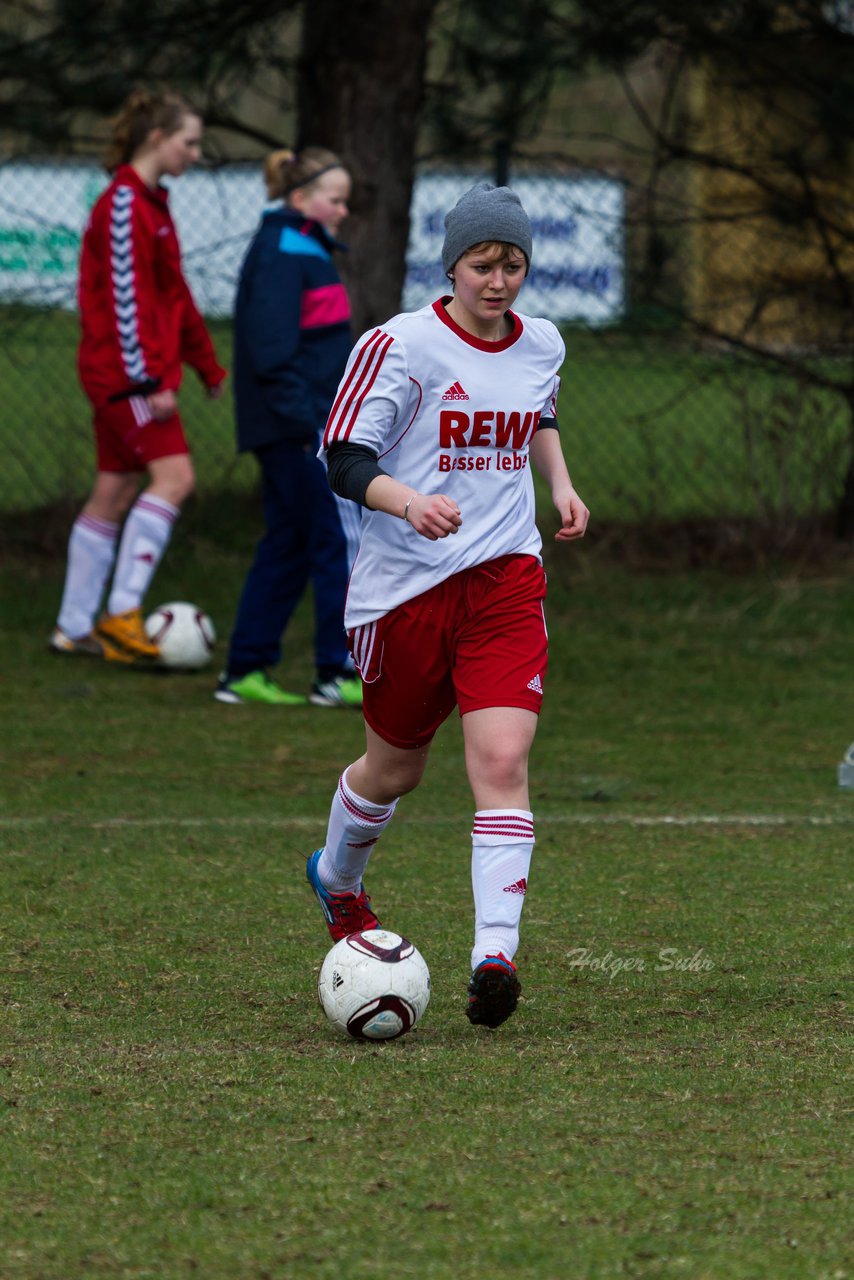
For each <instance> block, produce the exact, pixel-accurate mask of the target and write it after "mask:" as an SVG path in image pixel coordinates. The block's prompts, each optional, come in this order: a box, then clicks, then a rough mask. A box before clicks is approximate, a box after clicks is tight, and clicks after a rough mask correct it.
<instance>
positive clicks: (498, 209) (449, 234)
mask: <svg viewBox="0 0 854 1280" xmlns="http://www.w3.org/2000/svg"><path fill="white" fill-rule="evenodd" d="M487 240H502V241H503V242H504V243H505V244H515V245H517V246H518V248H520V249H521V250H522V252H523V253H524V255H525V257H526V258H527V260H528V266H529V267H530V265H531V223H530V220H529V218H528V215H527V213H526V212H525V210H524V209H523V208H522V202H521V200H520V199H519V197H518V196H517V195H516V192H515V191H511V190H510V188H509V187H493V186H491V185H490V183H488V182H479V183H478V184H477V186H476V187H472V188H471V190H470V191H467V192H466V193H465V195H464V196H460V198H459V200H458V201H457V203H456V204H455V205H454V207H453V209H451V210H450V211H449V212H448V213H446V214H445V243H444V244H443V245H442V266H443V267H444V269H445V271H446V272H448V271H450V269H451V267H452V266H453V265H454V263H455V262H456V261H457V259H458V258H460V257H462V255H463V254H464V253H465V251H466V249H470V248H471V247H472V245H473V244H482V243H483V242H484V241H487Z"/></svg>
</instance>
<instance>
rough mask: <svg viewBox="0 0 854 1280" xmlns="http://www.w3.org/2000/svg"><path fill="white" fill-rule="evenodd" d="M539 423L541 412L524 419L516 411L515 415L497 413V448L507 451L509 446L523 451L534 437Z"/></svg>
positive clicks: (526, 415)
mask: <svg viewBox="0 0 854 1280" xmlns="http://www.w3.org/2000/svg"><path fill="white" fill-rule="evenodd" d="M539 421H540V415H539V412H537V413H530V412H529V413H526V414H525V416H524V418H523V417H522V415H521V413H517V412H516V411H515V410H514V412H513V413H500V412H499V413H496V415H495V444H496V447H497V448H499V449H506V448H507V446H508V445H511V448H513V449H521V448H522V446H523V445H525V444H527V443H528V441H529V440H530V439H531V437H532V436H533V434H534V432H535V431H536V429H537V423H538V422H539Z"/></svg>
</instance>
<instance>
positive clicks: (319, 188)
mask: <svg viewBox="0 0 854 1280" xmlns="http://www.w3.org/2000/svg"><path fill="white" fill-rule="evenodd" d="M264 179H265V182H266V186H267V194H268V196H269V198H270V200H271V201H273V202H274V203H273V204H271V206H270V207H269V208H268V209H267V210H266V211H265V213H264V216H263V217H262V220H261V225H260V226H259V228H258V230H257V232H256V234H255V237H254V239H253V240H252V243H251V244H250V246H249V250H248V252H247V254H246V258H245V259H244V262H243V266H242V268H241V272H240V280H239V283H238V289H237V299H236V303H235V312H234V361H233V378H234V403H235V413H236V420H237V446H238V450H239V451H240V452H248V451H251V452H252V453H254V454H255V457H256V458H257V459H258V464H259V466H260V469H261V483H262V497H263V509H264V521H265V532H264V535H263V537H262V538H261V540H260V542H259V543H258V546H257V548H256V551H255V558H254V560H253V563H252V566H251V568H250V569H249V573H248V575H247V578H246V581H245V583H244V587H243V591H242V594H241V597H240V603H239V605H238V609H237V617H236V620H235V624H234V629H233V632H232V635H231V640H230V643H229V653H228V660H227V666H226V670H225V671H224V672H223V674H222V676H221V677H220V681H219V685H218V687H217V689H216V692H215V695H214V696H215V697H216V698H217V699H218V701H220V702H229V703H242V702H261V703H266V704H269V705H277V706H295V705H300V704H303V703H305V701H306V699H305V698H304V697H303V696H302V695H301V694H297V693H290V692H288V691H287V690H285V689H283V688H282V687H281V686H280V685H279V684H278V683H277V682H276V681H275V680H273V679H272V677H271V676H270V674H269V673H270V670H271V668H273V667H275V666H276V664H277V663H278V662H279V661H280V659H281V656H282V636H283V634H284V632H285V630H286V628H287V625H288V622H289V620H290V618H291V615H292V614H293V612H294V609H295V608H296V607H297V605H298V603H299V601H300V599H301V598H302V596H303V594H304V592H305V590H306V587H307V586H308V584H309V582H311V584H312V589H313V597H314V620H315V630H314V650H315V654H314V657H315V666H316V676H315V680H314V683H313V685H312V688H311V692H310V693H309V701H310V702H312V703H313V704H315V705H316V706H324V707H348V706H353V707H359V706H361V701H362V686H361V681H360V680H359V679H358V677H356V676H355V675H354V673H353V669H352V667H351V666H350V665H349V656H348V652H347V639H346V635H345V632H344V600H345V596H346V591H347V579H348V575H349V568H350V560H351V557H352V555H353V554H355V547H356V546H357V545H358V525H359V520H360V516H361V513H360V509H359V507H358V506H357V505H356V504H355V503H353V502H350V501H348V500H346V499H342V498H337V497H336V495H335V494H334V493H333V492H332V490H331V488H330V487H329V483H328V480H327V476H326V468H325V466H324V465H323V463H322V462H321V461H320V460H319V459H318V457H317V450H318V446H319V442H320V433H321V431H322V430H323V426H324V424H325V422H326V419H327V416H328V414H329V410H330V408H331V405H332V401H333V399H334V396H335V392H336V390H337V387H338V383H339V381H340V379H341V376H342V374H343V372H344V368H345V365H346V363H347V358H348V356H349V354H350V351H351V348H352V345H353V343H352V333H351V329H350V305H349V301H348V298H347V294H346V291H345V289H344V285H343V284H342V282H341V278H340V276H339V274H338V270H337V267H336V265H335V261H334V257H333V255H334V253H335V251H336V250H338V249H341V248H343V246H342V245H340V244H339V243H338V242H337V241H336V240H335V238H334V237H335V233H336V232H337V230H338V228H339V226H340V224H341V223H342V222H343V220H344V218H345V217H346V216H347V212H348V210H347V201H348V199H349V195H350V176H349V174H348V172H347V170H346V169H345V167H344V166H343V165H342V163H341V161H340V160H339V159H338V157H337V156H335V155H334V154H333V153H332V152H331V151H327V150H325V149H324V148H321V147H307V148H305V149H304V150H302V151H300V152H298V153H296V154H295V153H294V152H292V151H286V150H280V151H274V152H273V153H272V154H271V155H269V156H268V157H267V160H266V162H265V165H264Z"/></svg>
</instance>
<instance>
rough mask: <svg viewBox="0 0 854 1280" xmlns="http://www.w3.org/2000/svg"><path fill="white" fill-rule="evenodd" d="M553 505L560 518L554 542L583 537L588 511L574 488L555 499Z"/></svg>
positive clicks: (588, 515) (588, 516)
mask: <svg viewBox="0 0 854 1280" xmlns="http://www.w3.org/2000/svg"><path fill="white" fill-rule="evenodd" d="M555 506H556V507H557V509H558V512H559V513H560V519H561V525H560V528H559V529H558V531H557V533H556V534H555V542H572V541H573V539H575V538H583V537H584V532H585V530H586V528H587V521H588V520H589V519H590V512H589V511H588V510H587V508H586V506H585V505H584V503H583V502H582V501H581V499H580V498H579V496H578V494H577V493H576V492H575V490H574V489H571V490H570V492H569V494H568V495H566V496H565V497H562V498H561V499H559V500H556V502H555Z"/></svg>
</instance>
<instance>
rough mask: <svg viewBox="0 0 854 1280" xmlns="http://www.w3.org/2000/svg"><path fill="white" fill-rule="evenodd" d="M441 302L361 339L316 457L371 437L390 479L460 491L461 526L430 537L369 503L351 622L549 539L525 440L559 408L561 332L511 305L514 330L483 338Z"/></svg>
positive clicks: (351, 593) (350, 601) (456, 496)
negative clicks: (538, 517)
mask: <svg viewBox="0 0 854 1280" xmlns="http://www.w3.org/2000/svg"><path fill="white" fill-rule="evenodd" d="M444 302H445V300H440V301H438V302H435V303H433V304H432V305H430V306H427V307H422V308H421V310H420V311H414V312H411V313H408V314H403V315H398V316H395V317H394V319H392V320H390V321H389V322H388V323H387V324H385V325H383V327H382V328H381V329H374V330H373V331H372V332H370V333H366V334H364V335H363V336H362V337H361V338H360V339H359V341H358V342H357V344H356V346H355V347H354V349H353V352H352V354H351V356H350V359H349V361H348V364H347V369H346V372H345V374H344V378H343V379H342V382H341V385H340V387H339V388H338V395H337V397H336V399H335V403H334V405H333V406H332V411H331V413H330V415H329V421H328V422H327V424H326V430H325V432H324V436H323V445H322V448H321V450H320V456H321V457H325V454H326V450H327V449H328V447H329V446H330V445H331V444H333V443H335V442H342V443H344V442H347V443H350V444H361V445H366V446H367V447H368V448H370V449H373V450H375V451H376V453H377V456H378V459H379V462H380V465H381V466H382V468H383V470H384V471H386V472H388V474H389V475H391V476H394V478H395V479H397V480H400V481H401V482H403V483H405V484H408V485H411V486H412V487H413V488H415V489H417V490H419V492H421V493H443V494H446V495H447V496H448V497H449V498H453V500H454V501H455V502H456V503H457V505H458V506H459V508H460V512H461V515H462V521H463V523H462V527H461V528H460V529H459V530H458V531H457V533H455V534H451V535H449V536H448V537H447V538H440V539H439V540H438V541H436V542H431V541H429V539H427V538H422V537H421V536H420V534H418V533H416V532H415V530H414V529H413V528H412V526H411V525H410V524H408V523H407V522H406V521H404V520H401V519H400V518H399V517H395V516H390V515H387V514H386V513H385V512H382V511H366V512H365V513H364V516H363V520H362V537H361V545H360V547H359V554H358V556H357V557H356V562H355V564H354V566H353V572H352V574H351V577H350V586H349V590H348V593H347V607H346V612H345V625H346V626H347V628H348V629H350V628H353V627H358V626H362V625H364V624H365V623H368V622H373V621H375V620H376V619H377V618H381V617H382V616H383V615H384V614H386V613H388V612H389V611H390V610H391V609H393V608H395V607H396V606H397V605H399V604H401V603H403V601H405V600H411V599H412V598H413V597H414V596H417V595H420V594H421V593H422V592H423V591H427V590H428V589H429V588H430V587H433V586H435V585H436V584H437V583H439V582H443V581H444V580H445V579H446V578H449V577H451V575H452V574H455V573H459V572H460V570H462V569H467V568H470V567H471V566H472V565H475V564H482V563H483V562H484V561H485V560H493V559H495V557H496V556H502V555H508V554H512V553H521V554H526V555H532V556H539V554H540V550H541V548H542V539H541V538H540V535H539V532H538V530H537V527H536V523H535V510H534V484H533V479H532V477H531V471H530V459H529V454H528V446H529V443H530V441H531V438H532V436H533V435H534V432H535V431H536V430H537V425H538V423H539V420H540V418H541V417H544V418H553V417H555V416H556V402H557V393H558V387H559V385H560V379H559V377H558V371H559V369H560V367H561V364H562V362H563V357H564V344H563V340H562V338H561V336H560V334H559V333H558V331H557V329H556V328H555V326H554V325H553V324H552V323H551V322H550V321H549V320H537V319H531V318H530V317H528V316H520V315H518V314H515V313H513V312H508V313H507V314H508V317H509V318H510V320H511V321H512V323H513V331H512V333H510V334H509V335H508V336H507V337H506V338H504V339H502V341H500V342H483V341H481V340H480V339H478V338H475V337H473V336H472V335H471V334H468V333H466V332H465V331H464V330H463V329H461V328H460V327H459V326H458V325H457V324H455V323H454V321H453V320H452V319H451V317H450V316H449V315H448V313H447V311H446V310H445V305H444Z"/></svg>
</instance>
